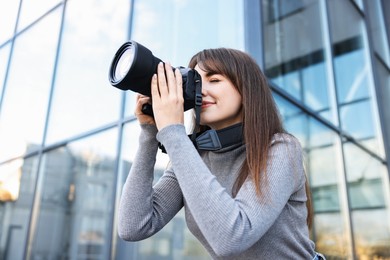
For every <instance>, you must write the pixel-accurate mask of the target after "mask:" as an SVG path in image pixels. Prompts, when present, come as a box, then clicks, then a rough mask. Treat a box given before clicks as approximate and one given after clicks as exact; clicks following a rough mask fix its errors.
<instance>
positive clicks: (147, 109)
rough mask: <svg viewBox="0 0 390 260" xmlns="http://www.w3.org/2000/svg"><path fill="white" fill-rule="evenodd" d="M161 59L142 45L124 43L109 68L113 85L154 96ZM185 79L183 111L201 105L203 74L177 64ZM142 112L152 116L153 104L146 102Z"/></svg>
mask: <svg viewBox="0 0 390 260" xmlns="http://www.w3.org/2000/svg"><path fill="white" fill-rule="evenodd" d="M159 62H161V60H160V59H159V58H157V57H155V56H154V55H153V53H152V52H151V51H150V50H149V49H147V48H146V47H144V46H143V45H141V44H139V43H137V42H135V41H128V42H125V43H124V44H123V45H122V46H121V47H120V48H119V49H118V51H117V52H116V53H115V56H114V58H113V60H112V62H111V66H110V70H109V80H110V83H111V85H112V86H114V87H116V88H119V89H121V90H131V91H134V92H137V93H140V94H143V95H145V96H149V97H151V80H152V77H153V74H155V73H157V65H158V64H159ZM173 69H174V70H175V69H178V70H179V71H180V73H181V75H182V78H183V81H182V82H183V98H184V110H185V111H186V110H189V109H191V108H195V107H200V106H201V105H202V94H201V88H202V86H201V84H202V80H201V76H200V75H199V73H198V72H197V71H196V70H194V69H190V68H185V67H178V68H173ZM142 112H143V113H145V114H148V115H151V116H153V110H152V107H151V105H149V104H147V105H144V107H143V108H142Z"/></svg>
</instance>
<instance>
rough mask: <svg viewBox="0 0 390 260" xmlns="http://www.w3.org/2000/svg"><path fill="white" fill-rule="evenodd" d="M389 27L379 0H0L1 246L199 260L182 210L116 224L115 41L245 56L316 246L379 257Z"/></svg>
mask: <svg viewBox="0 0 390 260" xmlns="http://www.w3.org/2000/svg"><path fill="white" fill-rule="evenodd" d="M389 36H390V1H387V0H262V1H260V0H259V1H256V0H211V1H210V0H197V1H195V0H142V1H141V0H110V1H103V0H83V1H76V0H68V1H66V0H62V1H61V0H50V1H49V0H37V1H32V0H13V1H1V2H0V259H12V260H19V259H80V260H81V259H210V257H209V256H208V255H207V253H206V252H205V250H204V249H203V248H202V246H201V245H200V244H199V243H198V242H197V240H196V239H195V238H194V237H193V236H192V235H191V234H190V232H189V231H188V230H187V228H186V224H185V219H184V214H183V212H180V213H179V214H178V215H177V216H176V217H175V218H174V219H173V220H172V221H171V222H170V223H169V224H168V225H167V226H166V227H165V228H164V229H163V230H162V231H160V232H159V233H158V234H156V235H155V236H153V237H151V238H149V239H146V240H144V241H141V242H137V243H129V242H124V241H122V240H121V239H119V238H118V236H117V230H116V224H117V223H116V222H117V220H116V219H117V206H118V201H119V198H120V195H121V188H122V185H123V183H124V181H125V179H126V176H127V174H128V172H129V169H130V167H131V165H132V160H133V158H134V154H135V151H136V149H137V146H138V135H139V131H140V129H139V126H138V123H137V122H136V120H135V118H134V116H133V110H134V99H135V94H134V93H132V92H124V91H120V90H118V89H116V88H113V87H112V86H111V85H110V84H109V81H108V69H109V65H110V63H111V60H112V57H113V55H114V53H115V52H116V50H117V49H118V48H119V46H120V45H121V44H122V43H124V42H125V41H127V40H129V39H133V40H136V41H138V42H140V43H141V44H143V45H145V46H147V47H148V48H149V49H150V50H152V51H153V53H154V54H155V55H156V56H157V57H159V58H161V59H162V60H166V61H170V62H171V63H172V64H173V65H175V66H179V65H182V66H186V65H187V63H188V61H189V59H190V57H191V56H192V55H193V54H195V53H196V52H198V51H199V50H202V49H205V48H214V47H231V48H236V49H240V50H244V51H246V52H248V53H249V54H250V55H252V56H253V57H254V58H255V59H256V60H257V62H258V64H259V65H260V67H261V68H262V69H263V71H264V72H265V74H266V75H267V77H268V79H269V82H270V87H271V88H272V90H273V93H274V97H275V99H276V101H277V104H278V107H279V109H280V112H281V115H282V117H283V120H284V124H285V127H286V128H287V130H288V131H290V132H291V133H292V134H294V135H295V136H297V137H298V138H299V140H300V141H301V143H302V146H303V147H304V151H305V163H306V169H307V175H308V177H309V180H310V186H311V190H312V198H313V201H314V213H315V215H314V224H313V228H312V230H311V235H312V238H313V240H314V241H315V242H316V246H317V250H318V251H320V252H322V253H324V254H325V255H326V256H327V258H328V259H390V188H389V168H390V167H389V165H390V163H389V156H390V110H389V105H388V104H389V103H390V56H389ZM167 162H168V158H167V157H166V155H164V154H159V155H158V158H157V164H156V167H155V168H156V171H155V175H156V178H155V179H156V180H157V179H158V177H159V176H161V174H162V173H163V171H164V169H165V167H166V165H167ZM270 250H272V249H270Z"/></svg>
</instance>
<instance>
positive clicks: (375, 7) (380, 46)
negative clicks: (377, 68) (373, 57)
mask: <svg viewBox="0 0 390 260" xmlns="http://www.w3.org/2000/svg"><path fill="white" fill-rule="evenodd" d="M367 9H368V13H369V15H368V17H369V20H370V31H371V35H372V39H373V41H372V47H373V49H374V51H375V52H376V53H378V54H379V56H380V57H381V59H382V60H383V61H384V62H385V63H386V64H387V66H388V67H390V54H389V42H388V40H387V37H386V29H385V22H384V17H383V11H384V9H383V7H382V3H381V1H380V0H371V1H370V3H369V4H368V5H367Z"/></svg>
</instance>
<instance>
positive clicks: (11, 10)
mask: <svg viewBox="0 0 390 260" xmlns="http://www.w3.org/2000/svg"><path fill="white" fill-rule="evenodd" d="M19 2H20V0H13V1H0V25H1V30H0V46H1V45H2V44H3V43H4V42H5V41H7V40H8V39H10V38H11V37H12V36H13V34H14V30H15V23H16V19H17V16H18V8H19Z"/></svg>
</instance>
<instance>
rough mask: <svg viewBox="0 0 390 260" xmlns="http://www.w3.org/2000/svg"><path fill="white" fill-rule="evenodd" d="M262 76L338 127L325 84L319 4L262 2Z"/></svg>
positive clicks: (325, 72) (311, 0)
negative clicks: (263, 70)
mask: <svg viewBox="0 0 390 260" xmlns="http://www.w3.org/2000/svg"><path fill="white" fill-rule="evenodd" d="M262 2H263V21H262V22H263V25H264V27H263V29H264V36H263V39H264V48H265V50H266V51H265V52H264V59H265V74H266V75H267V76H268V77H269V78H270V79H271V80H272V81H273V82H274V83H275V84H277V85H278V87H280V88H282V89H284V90H285V91H286V92H288V93H289V94H290V95H291V96H293V97H294V98H296V99H297V100H299V101H301V102H303V103H304V104H305V105H307V106H309V107H310V108H312V109H313V110H314V111H315V112H317V113H318V114H319V115H322V116H323V117H325V118H326V119H328V120H329V121H331V122H333V123H334V124H337V121H336V120H335V119H334V118H333V116H332V115H333V114H334V108H333V107H332V102H331V101H330V99H331V96H330V94H329V93H330V92H331V90H330V89H329V87H330V86H329V82H328V76H329V75H328V71H327V66H326V58H325V53H324V48H325V47H324V46H325V43H324V32H323V27H324V26H323V25H322V19H321V16H322V15H323V14H322V10H321V8H320V5H319V1H315V0H308V1H287V0H283V1H276V0H270V1H262Z"/></svg>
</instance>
